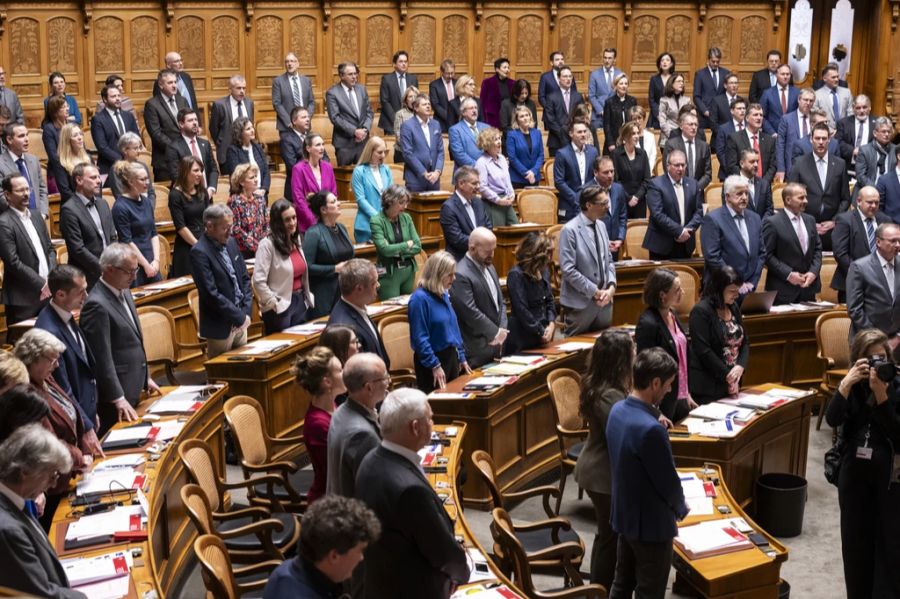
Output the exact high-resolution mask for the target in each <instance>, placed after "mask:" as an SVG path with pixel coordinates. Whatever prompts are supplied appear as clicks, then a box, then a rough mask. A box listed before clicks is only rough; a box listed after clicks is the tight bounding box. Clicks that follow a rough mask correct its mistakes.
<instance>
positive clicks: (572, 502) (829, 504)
mask: <svg viewBox="0 0 900 599" xmlns="http://www.w3.org/2000/svg"><path fill="white" fill-rule="evenodd" d="M830 446H831V431H830V430H827V427H823V429H822V430H821V431H816V430H815V419H813V421H812V422H811V423H810V437H809V452H808V458H807V468H806V478H807V481H808V483H809V493H808V499H807V503H806V511H805V515H804V520H803V533H802V534H801V535H800V536H798V537H793V538H790V539H779V540H780V541H781V542H782V544H783V545H785V546H786V547H787V548H788V550H789V556H788V561H787V562H786V563H785V564H784V565H783V566H782V569H781V577H782V578H783V579H784V580H786V581H788V583H790V585H791V597H793V598H794V599H809V598H815V599H839V598H841V597H844V596H845V592H844V573H843V565H842V560H841V538H840V528H839V525H838V523H839V509H838V499H837V489H836V488H835V487H833V486H832V485H830V484H828V482H827V481H826V480H825V478H824V476H823V475H822V456H823V455H824V453H825V451H826V450H827V449H828V448H829V447H830ZM227 475H228V478H229V479H234V478H239V477H240V476H241V472H240V469H238V468H236V467H229V468H228V473H227ZM469 475H470V476H472V473H471V472H470V474H469ZM727 482H728V481H725V483H726V485H727ZM242 500H243V498H242V497H240V496H235V501H237V502H239V503H240V502H242ZM511 514H512V517H513V519H514V520H522V521H531V520H538V519H541V518H543V517H545V516H544V511H543V508H542V507H541V505H540V502H539V500H530V501H526V502H524V503H521V504H519V505H517V506H515V507H514V509H513V510H512V512H511ZM561 515H562V516H564V517H566V518H568V519H569V520H571V522H572V524H573V526H574V528H575V529H576V530H577V531H578V533H579V534H580V535H581V537H582V539H583V540H584V543H585V549H586V551H585V555H586V556H587V557H586V559H585V564H584V566H583V567H582V570H585V571H586V570H587V569H588V563H589V560H590V552H591V544H592V543H593V538H594V532H595V531H596V524H595V520H594V511H593V508H592V506H591V502H590V500H589V499H588V498H587V496H585V497H584V499H582V500H579V499H578V489H577V486H576V485H575V482H574V480H571V479H570V480H569V481H567V484H566V491H565V496H564V498H563V504H562V510H561ZM465 516H466V519H467V520H468V522H469V525H470V527H471V528H472V530H473V531H474V532H475V534H476V536H477V537H478V540H479V541H480V542H481V544H482V546H484V547H485V549H487V550H490V547H491V546H492V545H493V541H492V539H491V534H490V530H489V528H488V526H489V524H490V513H489V512H482V511H478V510H473V509H469V510H466V512H465ZM674 578H675V575H674V570H673V572H672V574H671V576H670V579H669V591H668V592H667V595H666V596H667V597H680V595H676V594H673V593H672V592H671V587H672V581H673V580H674ZM535 583H536V586H537V587H538V588H540V589H552V588H559V587H561V586H562V584H561V579H554V578H553V577H548V576H537V577H536V578H535ZM203 595H204V588H203V582H202V580H201V578H200V573H199V570H195V571H194V573H193V574H192V575H191V576H190V578H189V579H188V580H187V582H186V584H185V586H184V588H183V589H182V591H181V592H180V593H178V594H176V595H174V596H175V597H183V598H185V599H194V598H196V597H202V596H203Z"/></svg>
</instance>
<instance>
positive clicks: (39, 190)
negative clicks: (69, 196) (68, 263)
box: [0, 122, 50, 218]
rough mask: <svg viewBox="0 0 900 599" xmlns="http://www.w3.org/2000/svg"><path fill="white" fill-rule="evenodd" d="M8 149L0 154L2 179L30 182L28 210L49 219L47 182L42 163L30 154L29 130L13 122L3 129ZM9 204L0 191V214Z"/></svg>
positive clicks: (0, 176)
mask: <svg viewBox="0 0 900 599" xmlns="http://www.w3.org/2000/svg"><path fill="white" fill-rule="evenodd" d="M3 137H4V139H5V140H6V149H5V150H4V151H3V153H0V178H4V177H9V176H10V175H21V176H23V177H25V179H26V180H27V182H28V189H29V192H28V206H27V207H28V208H29V209H30V210H35V211H37V212H39V213H40V214H42V215H43V216H44V218H49V214H50V202H49V200H48V199H47V180H46V179H45V178H44V175H43V174H41V162H40V160H38V157H37V156H35V155H34V154H29V153H28V148H29V140H28V128H27V127H26V126H25V125H21V124H19V123H16V122H11V123H8V124H7V125H6V127H5V128H4V129H3ZM6 208H7V204H6V199H5V197H4V193H3V192H2V189H0V212H3V211H4V210H6Z"/></svg>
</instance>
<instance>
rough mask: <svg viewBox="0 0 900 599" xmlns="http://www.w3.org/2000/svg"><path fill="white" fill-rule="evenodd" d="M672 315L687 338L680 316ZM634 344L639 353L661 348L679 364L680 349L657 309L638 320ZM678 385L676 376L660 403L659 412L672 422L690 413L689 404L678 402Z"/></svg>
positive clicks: (643, 314)
mask: <svg viewBox="0 0 900 599" xmlns="http://www.w3.org/2000/svg"><path fill="white" fill-rule="evenodd" d="M672 315H673V316H674V317H675V326H677V327H678V329H679V330H680V331H681V332H682V333H684V334H685V336H687V333H685V331H684V325H683V324H682V323H681V319H679V318H678V314H676V313H675V312H674V311H673V312H672ZM634 343H635V345H636V347H637V351H641V350H644V349H649V348H651V347H661V348H663V349H664V350H666V353H668V354H669V355H670V356H672V359H674V360H675V362H676V363H677V362H678V348H677V347H676V346H675V339H674V338H673V337H672V333H671V332H670V331H669V327H668V325H666V321H665V320H664V319H663V317H662V314H660V313H659V310H657V309H656V308H647V309H646V310H644V312H643V313H642V314H641V316H640V318H638V323H637V327H636V328H635V330H634ZM685 358H687V356H685ZM678 383H679V378H678V375H677V374H676V375H675V380H674V381H672V389H671V390H670V391H669V392H668V393H666V396H665V397H664V398H663V399H662V401H661V402H660V403H659V410H660V411H661V412H662V413H663V414H665V416H666V418H668V419H669V420H671V421H672V422H677V421H679V420H681V419H682V418H684V417H685V416H686V415H687V413H688V409H687V404H686V403H681V404H679V402H678Z"/></svg>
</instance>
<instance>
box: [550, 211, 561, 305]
mask: <svg viewBox="0 0 900 599" xmlns="http://www.w3.org/2000/svg"><path fill="white" fill-rule="evenodd" d="M562 230H563V225H553V226H552V227H547V237H549V238H550V241H551V242H552V244H553V250H552V252H553V261H552V262H551V263H550V287H551V288H552V289H553V295H554V296H557V295H559V287H560V285H562V270H561V269H560V268H559V234H560V233H561V232H562Z"/></svg>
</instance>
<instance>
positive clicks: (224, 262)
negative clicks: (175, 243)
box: [191, 204, 253, 360]
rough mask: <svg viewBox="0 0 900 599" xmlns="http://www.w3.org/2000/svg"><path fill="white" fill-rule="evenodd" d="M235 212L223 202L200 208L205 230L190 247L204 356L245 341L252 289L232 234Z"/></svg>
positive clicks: (242, 343)
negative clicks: (198, 295) (204, 341)
mask: <svg viewBox="0 0 900 599" xmlns="http://www.w3.org/2000/svg"><path fill="white" fill-rule="evenodd" d="M233 223H234V215H233V214H232V213H231V209H230V208H228V206H225V205H224V204H212V205H210V206H209V207H208V208H207V209H206V210H204V211H203V225H204V227H205V230H204V232H203V234H202V235H201V236H200V239H198V240H197V243H196V244H194V246H193V247H192V248H191V273H192V274H193V275H194V282H195V283H196V285H197V291H198V292H199V294H200V336H201V337H203V338H205V339H206V356H207V358H208V359H210V360H211V359H212V358H214V357H216V356H218V355H219V354H221V353H225V352H227V351H229V350H232V349H235V348H238V347H241V346H242V345H245V344H246V343H247V328H248V327H249V326H250V308H251V305H252V304H253V291H252V290H251V289H250V275H248V274H247V265H246V264H244V258H243V257H242V256H241V251H240V250H239V249H238V246H237V242H236V241H235V240H234V239H233V238H232V237H231V226H232V224H233Z"/></svg>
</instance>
